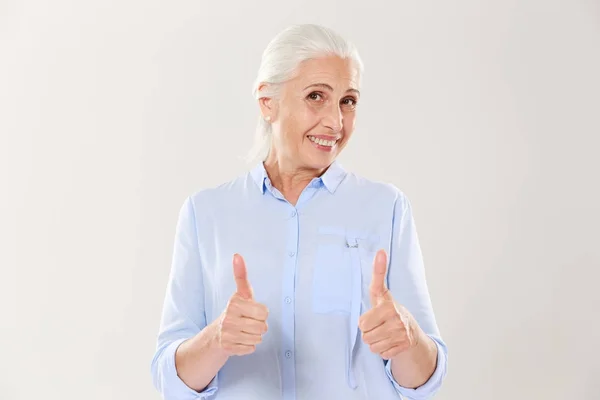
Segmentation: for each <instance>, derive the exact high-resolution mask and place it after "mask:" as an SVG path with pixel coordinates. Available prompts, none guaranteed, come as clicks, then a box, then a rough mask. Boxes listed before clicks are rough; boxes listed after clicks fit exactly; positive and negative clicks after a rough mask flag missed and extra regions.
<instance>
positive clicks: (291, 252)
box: [288, 251, 296, 257]
mask: <svg viewBox="0 0 600 400" xmlns="http://www.w3.org/2000/svg"><path fill="white" fill-rule="evenodd" d="M288 254H289V255H290V257H294V256H295V255H296V253H294V252H293V251H290V252H289V253H288Z"/></svg>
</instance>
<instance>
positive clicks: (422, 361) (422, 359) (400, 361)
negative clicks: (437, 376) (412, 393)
mask: <svg viewBox="0 0 600 400" xmlns="http://www.w3.org/2000/svg"><path fill="white" fill-rule="evenodd" d="M417 336H418V338H419V339H418V343H417V344H416V345H415V347H413V348H411V349H409V350H406V351H404V352H402V353H400V354H398V355H397V356H396V357H394V358H392V359H391V360H390V362H391V363H392V364H391V367H392V375H393V376H394V379H395V380H396V382H398V384H399V385H401V386H403V387H405V388H409V389H415V388H417V387H419V386H421V385H423V384H424V383H425V382H427V381H428V380H429V378H430V377H431V376H432V375H433V373H434V371H435V369H436V366H437V355H438V354H437V351H438V350H437V345H436V344H435V342H434V341H433V339H431V338H430V337H429V336H428V335H427V334H426V333H425V332H423V331H422V330H420V329H419V333H418V334H417Z"/></svg>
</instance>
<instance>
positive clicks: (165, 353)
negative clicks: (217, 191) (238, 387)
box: [151, 197, 218, 400]
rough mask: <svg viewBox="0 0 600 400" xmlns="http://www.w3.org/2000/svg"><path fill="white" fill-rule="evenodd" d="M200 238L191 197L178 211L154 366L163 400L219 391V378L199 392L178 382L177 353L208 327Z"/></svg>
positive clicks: (192, 398) (194, 399) (183, 399)
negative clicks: (181, 345) (199, 246)
mask: <svg viewBox="0 0 600 400" xmlns="http://www.w3.org/2000/svg"><path fill="white" fill-rule="evenodd" d="M197 238H198V235H197V232H196V216H195V211H194V205H193V203H192V200H191V198H189V197H188V198H187V199H186V201H185V202H184V204H183V206H182V207H181V209H180V211H179V217H178V221H177V227H176V230H175V244H174V248H173V256H172V262H171V271H170V274H169V279H168V283H167V289H166V294H165V298H164V304H163V309H162V316H161V321H160V329H159V333H158V339H157V343H156V351H155V353H154V357H153V359H152V363H151V374H152V381H153V384H154V386H155V388H156V389H157V390H158V391H159V392H160V394H161V395H162V397H163V399H164V400H199V399H210V398H212V396H213V395H214V394H215V393H216V391H217V389H218V387H217V384H218V376H217V377H215V378H214V379H213V380H212V381H211V382H210V384H209V385H208V387H207V388H205V389H204V390H203V391H202V392H197V391H195V390H194V389H192V388H190V387H188V386H187V385H186V384H185V383H184V382H183V381H182V380H181V379H180V378H179V376H178V374H177V370H176V368H175V352H176V351H177V348H178V347H179V345H180V344H181V343H183V342H184V341H186V340H187V339H189V338H191V337H193V336H195V335H196V334H197V333H199V332H200V331H201V330H202V329H203V328H204V327H205V326H206V315H205V312H204V285H203V279H202V266H201V264H200V254H199V249H198V239H197Z"/></svg>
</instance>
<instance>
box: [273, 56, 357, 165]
mask: <svg viewBox="0 0 600 400" xmlns="http://www.w3.org/2000/svg"><path fill="white" fill-rule="evenodd" d="M297 72H298V73H297V75H296V77H295V78H293V79H291V80H289V81H287V82H285V83H284V84H283V86H282V88H281V92H280V97H279V98H278V99H277V100H276V101H275V102H274V103H273V104H271V105H272V107H271V108H270V109H267V110H266V111H267V112H269V111H270V112H271V114H268V113H267V114H268V115H271V122H272V125H273V149H272V152H273V153H274V154H272V156H274V157H275V158H276V159H278V160H281V161H284V160H285V162H286V164H288V165H290V166H294V167H295V168H303V169H324V168H327V167H328V166H329V164H331V162H333V160H334V159H335V158H336V157H337V155H338V154H339V153H340V152H341V151H342V149H343V148H344V147H345V146H346V144H347V143H348V140H349V139H350V136H352V132H353V130H354V120H355V118H356V105H357V102H358V99H359V92H358V79H359V77H358V71H357V70H356V68H354V67H353V65H352V61H351V60H344V59H341V58H339V57H336V56H329V57H324V58H318V59H312V60H308V61H305V62H304V63H302V64H301V65H300V66H299V67H298V71H297ZM263 111H265V109H264V108H263Z"/></svg>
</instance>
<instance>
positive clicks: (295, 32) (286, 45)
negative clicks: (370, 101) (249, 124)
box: [246, 24, 363, 162]
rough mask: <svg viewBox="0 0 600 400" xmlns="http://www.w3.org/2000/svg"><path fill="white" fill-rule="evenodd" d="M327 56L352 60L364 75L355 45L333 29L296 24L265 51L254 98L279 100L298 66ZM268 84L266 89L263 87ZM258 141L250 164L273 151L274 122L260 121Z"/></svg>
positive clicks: (259, 119) (254, 88)
mask: <svg viewBox="0 0 600 400" xmlns="http://www.w3.org/2000/svg"><path fill="white" fill-rule="evenodd" d="M327 55H336V56H338V57H340V58H343V59H350V60H352V62H353V64H354V67H355V68H356V69H357V72H358V79H359V82H360V77H361V76H362V72H363V63H362V60H361V58H360V56H359V54H358V51H357V49H356V48H355V46H354V45H353V44H352V43H350V42H349V41H347V40H346V39H344V38H343V37H342V36H340V35H339V34H338V33H336V32H334V31H333V30H331V29H329V28H325V27H323V26H320V25H315V24H302V25H292V26H290V27H288V28H286V29H284V30H283V31H281V32H280V33H278V34H277V35H276V36H275V37H274V38H273V39H272V40H271V42H269V44H268V45H267V47H266V49H265V50H264V52H263V55H262V60H261V64H260V68H259V69H258V75H257V77H256V80H255V81H254V86H253V95H254V97H255V99H256V100H258V99H260V98H261V97H273V98H277V96H278V95H279V89H280V88H279V84H280V83H283V82H285V81H287V80H289V79H291V78H293V76H294V73H295V71H296V69H297V68H298V66H299V65H300V64H301V63H302V62H303V61H306V60H309V59H314V58H319V57H323V56H327ZM262 83H268V84H269V85H267V89H266V90H261V91H260V93H259V90H258V88H259V86H260V85H261V84H262ZM255 135H256V136H255V141H254V145H253V147H252V149H251V150H250V152H249V154H248V155H247V157H246V159H247V161H250V162H252V161H256V160H257V159H260V160H261V161H264V160H265V159H266V158H267V156H268V154H269V151H270V148H271V142H272V136H273V134H272V129H271V123H270V122H268V121H265V120H264V119H263V117H262V115H260V116H259V118H258V124H257V127H256V134H255Z"/></svg>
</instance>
